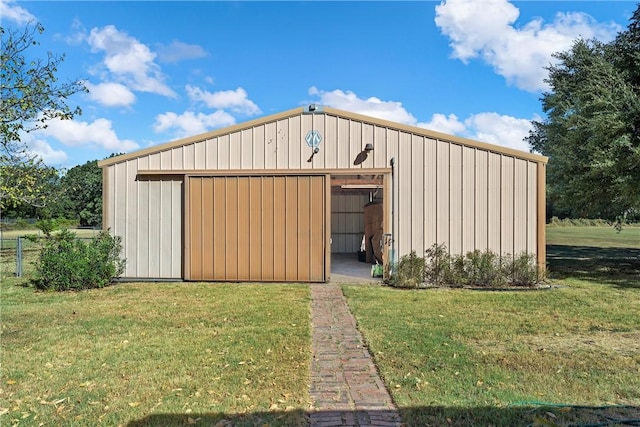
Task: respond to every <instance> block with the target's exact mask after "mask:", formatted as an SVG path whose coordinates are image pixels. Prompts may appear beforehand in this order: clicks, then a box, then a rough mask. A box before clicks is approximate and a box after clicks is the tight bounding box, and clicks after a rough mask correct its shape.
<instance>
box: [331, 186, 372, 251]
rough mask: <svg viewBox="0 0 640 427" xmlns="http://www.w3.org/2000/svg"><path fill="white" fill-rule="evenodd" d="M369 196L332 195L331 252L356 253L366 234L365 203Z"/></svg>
mask: <svg viewBox="0 0 640 427" xmlns="http://www.w3.org/2000/svg"><path fill="white" fill-rule="evenodd" d="M368 201H369V197H368V196H366V195H365V196H363V195H352V194H337V195H335V196H332V197H331V252H334V253H356V252H358V251H359V250H360V245H361V244H362V236H363V235H364V205H365V204H366V203H367V202H368Z"/></svg>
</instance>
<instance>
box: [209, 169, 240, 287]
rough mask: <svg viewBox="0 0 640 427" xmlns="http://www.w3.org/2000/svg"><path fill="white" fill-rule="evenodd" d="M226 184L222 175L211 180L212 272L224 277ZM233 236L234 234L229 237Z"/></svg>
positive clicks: (225, 267) (225, 261)
mask: <svg viewBox="0 0 640 427" xmlns="http://www.w3.org/2000/svg"><path fill="white" fill-rule="evenodd" d="M226 203H227V185H226V182H225V178H224V177H216V178H214V182H213V208H214V209H215V211H214V215H213V229H214V230H215V233H214V234H213V274H214V276H215V277H226V275H227V273H226V271H227V254H226V244H227V234H228V233H229V230H228V229H227V208H226ZM231 238H235V236H233V237H231Z"/></svg>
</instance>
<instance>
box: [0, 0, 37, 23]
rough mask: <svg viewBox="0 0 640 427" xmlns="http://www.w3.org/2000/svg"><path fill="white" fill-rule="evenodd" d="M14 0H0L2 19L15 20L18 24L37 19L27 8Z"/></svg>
mask: <svg viewBox="0 0 640 427" xmlns="http://www.w3.org/2000/svg"><path fill="white" fill-rule="evenodd" d="M15 3H16V2H15V1H12V0H0V16H1V17H2V19H7V20H11V21H14V22H15V23H17V24H26V23H27V22H30V21H36V17H35V16H33V15H32V14H31V13H30V12H29V11H28V10H26V9H25V8H23V7H21V6H18V5H16V4H15Z"/></svg>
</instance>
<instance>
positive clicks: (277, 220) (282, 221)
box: [273, 176, 287, 281]
mask: <svg viewBox="0 0 640 427" xmlns="http://www.w3.org/2000/svg"><path fill="white" fill-rule="evenodd" d="M285 192H286V185H285V177H283V176H277V177H275V178H274V188H273V204H274V215H273V219H274V221H273V222H274V234H273V256H274V258H273V279H274V280H277V281H280V280H285V279H286V271H285V263H286V260H285V254H286V249H287V248H286V240H285V238H286V229H287V218H286V215H283V212H282V211H281V209H282V206H285Z"/></svg>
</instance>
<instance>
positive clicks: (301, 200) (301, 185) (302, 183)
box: [296, 176, 314, 281]
mask: <svg viewBox="0 0 640 427" xmlns="http://www.w3.org/2000/svg"><path fill="white" fill-rule="evenodd" d="M297 181H298V227H297V228H296V231H297V234H298V237H297V243H298V254H297V255H298V263H297V265H298V274H297V278H296V280H300V281H308V280H309V278H310V277H311V263H312V262H313V261H312V259H311V258H310V256H309V254H310V249H311V248H310V244H311V239H310V234H311V228H312V227H313V226H314V224H313V223H311V212H310V207H311V197H312V195H311V177H308V176H301V177H299V178H298V179H297Z"/></svg>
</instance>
